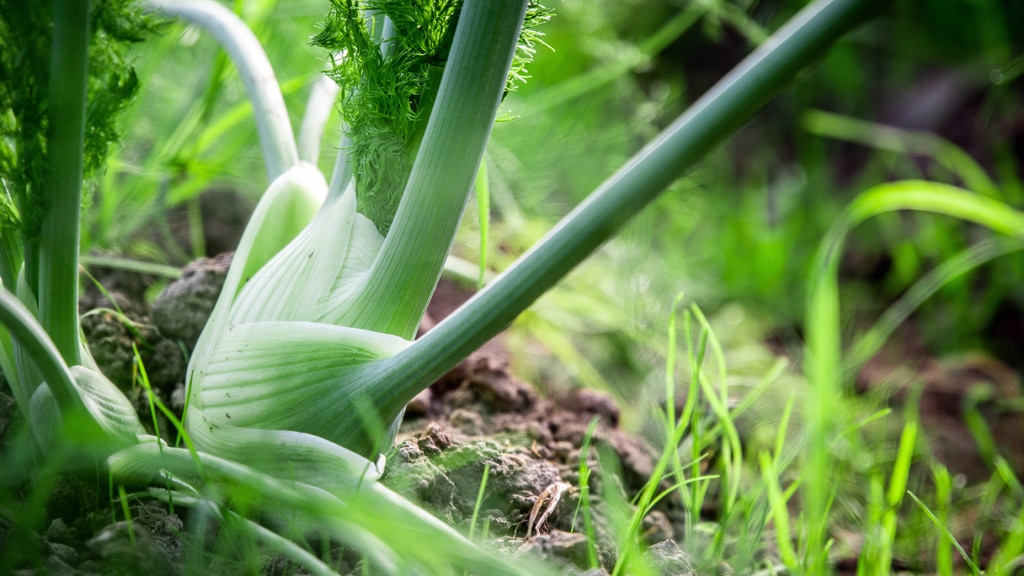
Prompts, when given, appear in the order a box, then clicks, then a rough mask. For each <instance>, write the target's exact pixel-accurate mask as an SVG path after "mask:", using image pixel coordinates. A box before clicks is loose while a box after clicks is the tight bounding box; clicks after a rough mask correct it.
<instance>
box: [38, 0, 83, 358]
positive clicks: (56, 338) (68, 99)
mask: <svg viewBox="0 0 1024 576" xmlns="http://www.w3.org/2000/svg"><path fill="white" fill-rule="evenodd" d="M54 10H55V12H54V28H53V51H52V58H51V63H50V94H49V135H48V138H47V142H48V143H49V144H48V145H49V149H48V150H47V155H48V156H49V159H50V171H49V174H48V178H47V181H46V187H45V189H44V190H43V191H42V192H43V194H44V203H43V206H44V208H43V210H44V212H43V217H42V229H41V237H40V240H39V260H40V261H39V262H38V266H39V268H38V270H39V285H38V286H39V288H38V291H37V294H36V296H37V298H38V302H39V321H40V323H41V324H42V325H43V328H44V329H45V330H46V332H47V333H49V334H50V338H51V339H52V340H53V343H54V344H55V345H56V347H57V350H58V351H59V352H60V354H61V356H63V357H64V361H65V362H67V363H68V364H72V365H73V364H78V363H79V361H80V351H79V346H80V344H79V336H78V250H79V244H78V242H79V212H80V210H81V204H82V146H83V141H84V137H85V95H86V88H87V86H88V74H89V36H90V34H89V12H90V2H88V0H57V2H56V6H55V7H54Z"/></svg>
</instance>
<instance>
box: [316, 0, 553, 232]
mask: <svg viewBox="0 0 1024 576" xmlns="http://www.w3.org/2000/svg"><path fill="white" fill-rule="evenodd" d="M461 7H462V1H461V0H419V1H416V2H404V1H401V0H367V1H360V0H334V1H333V2H332V7H331V12H330V13H329V14H328V16H327V17H326V19H325V21H324V25H323V29H322V30H321V32H320V33H319V34H318V35H317V36H316V37H315V38H314V39H313V44H314V45H316V46H320V47H322V48H326V49H328V50H330V51H331V53H332V55H333V56H332V61H333V68H332V70H331V71H330V72H329V73H328V74H329V76H330V77H331V78H332V79H334V81H335V82H337V83H338V85H339V86H340V87H341V90H342V96H341V99H342V105H341V114H342V118H343V119H344V120H345V123H346V132H347V134H348V136H349V138H350V141H351V144H350V146H349V154H350V155H351V158H352V167H353V173H354V176H355V180H356V194H357V209H358V210H359V212H360V213H361V214H363V215H364V216H366V217H367V218H369V219H370V220H371V221H372V222H373V223H374V224H375V225H376V226H377V229H378V231H379V232H380V233H381V235H384V236H386V235H387V233H388V230H389V229H390V228H391V223H392V220H393V219H394V216H395V212H396V211H397V210H398V203H399V202H400V201H401V199H402V191H403V190H404V188H405V183H406V181H407V180H408V178H409V173H410V171H411V170H412V164H413V160H414V159H415V157H416V152H417V150H418V149H419V145H420V141H421V140H422V138H423V133H424V130H425V129H426V123H427V120H428V119H429V118H430V111H431V109H432V108H433V105H434V100H435V98H436V96H437V90H438V88H439V86H440V83H441V74H442V72H443V71H444V65H445V63H446V62H447V60H448V53H449V51H450V50H451V45H452V38H453V34H454V31H455V26H454V25H453V24H454V22H455V21H456V20H457V18H458V16H459V13H460V11H461ZM550 14H551V13H550V11H549V10H548V9H546V8H544V7H543V6H541V5H539V4H537V3H535V2H531V3H530V4H529V6H528V8H527V14H526V19H525V21H524V23H523V32H522V33H521V35H520V38H519V41H518V43H517V45H516V51H515V55H514V57H513V62H512V67H511V71H510V73H509V78H508V82H507V83H506V86H505V90H506V92H507V91H508V90H511V89H513V88H514V87H515V84H516V82H521V81H524V80H525V78H526V74H525V66H526V64H527V63H529V62H530V60H532V58H533V52H534V50H535V47H536V44H537V43H538V41H539V39H540V35H541V33H540V32H538V31H537V30H535V29H534V28H535V27H536V26H538V25H540V24H542V23H543V22H545V21H546V20H547V19H548V18H550Z"/></svg>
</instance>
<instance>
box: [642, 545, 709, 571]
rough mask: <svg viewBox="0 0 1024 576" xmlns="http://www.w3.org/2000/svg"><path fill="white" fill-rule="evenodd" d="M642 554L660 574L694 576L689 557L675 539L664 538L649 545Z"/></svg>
mask: <svg viewBox="0 0 1024 576" xmlns="http://www.w3.org/2000/svg"><path fill="white" fill-rule="evenodd" d="M644 556H645V557H646V558H647V559H648V560H649V561H650V562H651V563H652V564H653V565H654V566H655V567H656V568H657V569H658V572H659V573H661V574H671V575H673V576H695V575H696V574H697V573H696V572H695V571H694V570H693V564H692V563H691V562H690V557H689V556H688V555H687V554H686V552H683V551H682V550H681V549H680V548H679V545H678V544H676V542H675V540H665V541H662V542H658V543H657V544H655V545H654V546H651V547H650V548H648V549H647V551H646V552H644Z"/></svg>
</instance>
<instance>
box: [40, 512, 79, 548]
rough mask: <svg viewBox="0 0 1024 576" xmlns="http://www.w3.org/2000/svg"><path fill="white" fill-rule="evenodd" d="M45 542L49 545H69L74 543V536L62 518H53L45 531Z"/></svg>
mask: <svg viewBox="0 0 1024 576" xmlns="http://www.w3.org/2000/svg"><path fill="white" fill-rule="evenodd" d="M46 541H47V542H49V543H51V544H67V545H71V544H73V543H74V541H75V536H74V534H72V533H71V529H70V528H68V525H67V524H65V523H64V520H63V519H62V518H55V519H54V520H53V522H50V526H49V527H48V528H47V529H46Z"/></svg>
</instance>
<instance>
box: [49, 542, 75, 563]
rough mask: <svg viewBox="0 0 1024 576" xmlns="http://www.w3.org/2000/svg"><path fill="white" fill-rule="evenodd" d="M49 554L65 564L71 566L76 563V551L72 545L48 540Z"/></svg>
mask: <svg viewBox="0 0 1024 576" xmlns="http://www.w3.org/2000/svg"><path fill="white" fill-rule="evenodd" d="M50 554H51V557H52V558H56V559H58V560H60V561H61V562H63V563H65V564H70V565H72V566H74V565H75V564H78V551H77V550H75V548H74V546H68V545H67V544H58V543H56V542H50Z"/></svg>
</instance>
